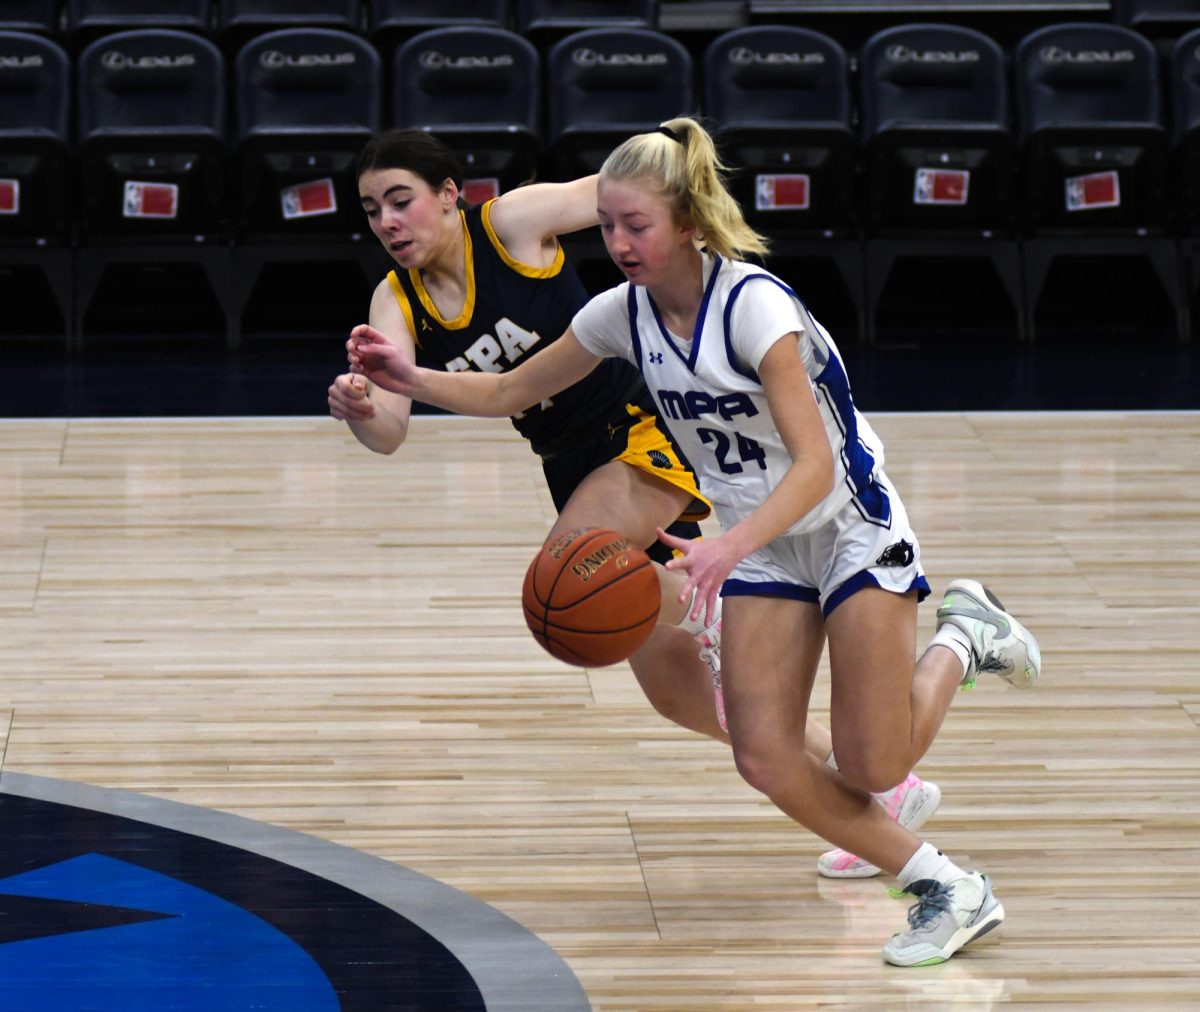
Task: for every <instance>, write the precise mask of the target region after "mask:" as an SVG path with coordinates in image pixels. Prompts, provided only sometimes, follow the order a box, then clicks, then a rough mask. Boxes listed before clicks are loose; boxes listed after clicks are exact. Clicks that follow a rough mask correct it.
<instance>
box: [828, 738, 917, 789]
mask: <svg viewBox="0 0 1200 1012" xmlns="http://www.w3.org/2000/svg"><path fill="white" fill-rule="evenodd" d="M834 754H835V755H836V756H837V763H838V772H839V773H840V774H841V775H842V779H843V780H845V781H846V783H848V784H849V785H850V786H851V787H857V788H858V789H859V790H860V791H869V792H870V793H871V794H882V793H883V792H884V791H890V790H891V789H892V788H893V787H895V786H896V785H897V784H898V783H900V781H901V780H903V779H904V778H905V777H906V776H908V773H909V765H908V762H907V757H905V756H896V755H895V754H894V753H893V754H890V755H889V754H887V753H884V752H872V751H871V750H869V749H867V750H862V751H857V752H852V753H849V754H847V755H846V756H844V757H843V756H842V755H841V754H840V753H838V752H837V750H836V749H835V750H834Z"/></svg>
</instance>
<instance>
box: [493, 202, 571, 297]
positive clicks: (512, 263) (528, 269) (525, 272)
mask: <svg viewBox="0 0 1200 1012" xmlns="http://www.w3.org/2000/svg"><path fill="white" fill-rule="evenodd" d="M497 199H499V198H497V197H493V198H492V199H491V200H489V201H485V203H484V205H483V207H482V209H481V211H480V218H481V220H482V221H483V227H484V230H485V231H486V232H487V234H488V238H489V239H491V241H492V245H493V246H494V247H495V248H496V252H497V253H499V254H500V259H501V260H503V261H504V265H505V266H506V267H507V268H508V269H509V270H513V271H516V272H517V273H518V274H520V275H522V276H524V277H527V278H552V277H554V275H556V274H557V273H558V272H559V271H560V270H562V265H563V260H564V259H565V258H566V257H565V254H564V253H563V248H562V244H561V243H560V244H559V246H558V252H557V253H555V254H554V260H553V261H552V262H551V263H550V265H549V266H548V267H534V266H533V264H525V263H521V261H520V260H517V259H516V258H515V257H514V256H513V255H512V254H511V253H509V252H508V250H506V249H505V248H504V243H502V242H501V241H500V237H499V236H498V235H496V230H495V229H494V228H492V204H493V203H494V202H495V201H496V200H497Z"/></svg>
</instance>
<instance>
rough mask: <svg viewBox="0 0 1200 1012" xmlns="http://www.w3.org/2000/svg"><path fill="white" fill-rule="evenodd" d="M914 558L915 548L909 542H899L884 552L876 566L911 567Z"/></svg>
mask: <svg viewBox="0 0 1200 1012" xmlns="http://www.w3.org/2000/svg"><path fill="white" fill-rule="evenodd" d="M913 557H914V556H913V546H912V545H911V544H909V543H908V542H907V541H897V542H896V543H895V544H894V545H888V546H887V548H885V549H884V550H883V554H882V555H880V556H879V558H878V559H876V560H875V565H877V566H911V565H912V561H913Z"/></svg>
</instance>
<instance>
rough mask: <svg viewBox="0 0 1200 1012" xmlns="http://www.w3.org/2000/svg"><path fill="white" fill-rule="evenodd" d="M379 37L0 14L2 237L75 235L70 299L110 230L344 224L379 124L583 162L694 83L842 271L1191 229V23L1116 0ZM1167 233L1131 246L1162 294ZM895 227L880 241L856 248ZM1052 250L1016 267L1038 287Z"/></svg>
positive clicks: (575, 167) (538, 168)
mask: <svg viewBox="0 0 1200 1012" xmlns="http://www.w3.org/2000/svg"><path fill="white" fill-rule="evenodd" d="M388 62H389V63H390V66H388V65H386V64H385V61H384V60H383V59H382V57H381V56H380V54H379V52H378V51H377V50H376V49H375V48H374V47H373V46H372V45H371V44H370V43H369V42H368V41H367V40H365V39H363V38H362V37H360V36H357V35H354V34H352V33H347V32H341V31H337V30H332V29H285V30H280V31H277V32H271V33H267V34H266V35H262V36H259V37H256V38H255V39H253V40H252V41H251V42H249V43H247V44H246V45H245V46H243V47H242V49H241V50H239V51H238V53H237V54H236V56H235V57H234V58H233V59H232V60H230V59H227V58H226V57H224V55H223V54H222V53H221V51H220V50H219V49H218V48H217V47H216V46H214V45H213V44H212V43H211V42H209V41H207V40H205V39H204V38H202V37H200V36H199V35H197V34H196V33H187V32H177V31H171V30H143V31H133V32H124V33H116V34H114V35H110V36H105V37H103V38H101V39H99V40H97V41H95V42H93V43H92V44H90V45H89V46H88V47H86V48H85V49H84V51H83V52H82V53H80V54H79V55H78V56H77V57H76V58H75V59H74V60H72V59H71V58H70V57H68V56H67V54H66V52H65V51H64V50H63V49H62V48H61V47H59V46H57V45H56V44H55V43H54V42H53V41H52V40H50V39H48V38H45V37H42V36H36V35H33V34H31V33H2V34H0V90H7V91H8V92H9V95H8V96H7V97H2V98H0V243H2V244H3V245H4V246H6V247H8V249H9V255H8V259H9V260H12V259H13V258H14V257H16V256H19V254H13V253H12V250H13V249H14V248H16V247H20V246H21V244H23V243H24V244H38V245H39V246H45V245H47V244H53V243H54V242H56V241H57V242H59V243H60V244H61V243H66V242H67V241H68V240H72V239H74V240H77V243H76V245H77V246H78V248H79V249H80V250H81V251H84V252H86V254H87V255H86V256H83V257H81V258H79V262H78V263H76V264H75V266H74V269H75V270H76V272H77V273H79V274H81V275H82V276H83V278H84V283H83V284H82V286H79V285H77V286H76V288H77V289H80V287H81V290H82V291H83V292H84V296H83V301H85V302H86V301H87V298H88V297H89V296H88V295H87V293H88V292H89V291H90V290H91V289H92V287H93V285H94V283H95V279H96V278H98V277H99V274H100V272H101V270H102V268H103V265H104V264H105V263H106V262H109V261H111V260H112V259H113V258H115V257H129V256H132V255H133V254H132V253H130V252H129V251H128V250H126V251H121V248H120V246H121V243H130V242H157V243H168V244H169V243H172V242H174V243H175V244H176V246H177V248H176V249H175V251H174V252H173V253H171V254H170V255H171V256H176V257H185V256H189V255H191V256H194V257H195V258H197V259H202V260H206V263H207V265H208V268H209V269H210V270H211V271H213V272H221V271H224V270H225V269H226V268H225V266H224V265H225V261H224V260H222V259H221V254H219V253H213V252H209V251H207V250H203V249H202V246H204V245H205V244H203V243H200V242H198V241H197V240H200V239H203V240H206V242H207V245H208V246H209V247H211V246H213V245H217V244H219V243H220V242H222V241H225V240H227V239H229V238H231V237H233V238H236V239H237V245H239V246H245V245H248V244H251V243H254V242H256V241H258V240H262V241H263V242H266V243H270V242H272V241H273V242H275V243H276V244H277V245H279V246H280V249H281V252H279V253H276V254H271V253H262V254H256V256H257V261H256V262H257V263H259V264H261V263H262V262H264V260H265V259H266V258H269V257H271V256H291V255H294V254H295V253H296V248H295V247H294V246H291V247H290V248H289V247H288V246H287V245H286V244H279V240H280V239H284V240H288V242H289V244H290V243H292V241H294V240H295V239H296V238H298V237H299V238H304V237H307V238H308V239H310V240H314V239H315V240H316V241H317V242H321V241H327V242H329V241H335V240H338V239H341V240H348V241H350V242H356V241H358V240H360V239H362V238H363V236H362V232H363V231H364V229H363V222H362V216H361V212H360V210H359V209H358V199H357V190H356V186H355V180H354V174H353V165H354V161H355V156H356V154H357V152H358V150H359V149H360V148H361V146H362V144H363V142H364V141H365V140H366V137H367V136H368V135H369V134H370V133H371V132H372V131H374V130H377V129H379V128H380V127H382V126H388V125H406V126H416V127H421V128H425V129H429V130H432V131H434V132H435V133H437V134H438V135H439V136H442V137H443V138H444V139H446V140H447V141H448V142H449V143H451V144H452V145H453V146H455V147H456V148H458V149H459V151H460V153H461V154H462V155H463V158H464V161H465V163H466V165H467V169H468V175H469V177H470V179H471V181H472V190H471V191H470V192H471V193H472V195H474V196H485V195H487V194H488V193H491V192H497V191H500V190H503V189H507V188H508V187H510V186H512V185H516V183H517V182H519V181H520V180H522V179H524V178H527V177H528V176H529V175H532V174H534V173H538V174H540V175H541V176H542V177H543V178H563V179H565V178H572V177H573V176H575V175H578V174H581V173H585V172H588V171H592V170H594V169H595V168H596V167H597V166H598V164H599V162H600V160H601V159H602V158H603V157H604V155H605V154H606V153H607V152H608V151H609V150H610V149H611V147H612V146H613V145H614V144H615V143H617V142H618V141H619V140H621V139H623V138H624V137H626V136H628V135H629V134H631V133H634V132H638V131H641V130H647V129H653V127H654V126H655V125H656V124H657V123H658V122H660V121H661V120H664V119H667V118H670V117H671V116H674V115H677V114H679V113H681V112H695V111H697V110H701V111H703V112H704V113H706V114H707V115H708V116H709V117H711V119H712V121H713V123H714V126H715V128H716V129H717V131H718V134H719V138H720V140H721V141H722V142H723V147H724V148H725V150H726V152H727V154H728V155H729V156H730V157H731V159H732V161H733V162H734V163H735V164H737V165H739V166H740V167H741V169H742V171H741V172H740V173H739V174H738V175H737V177H736V182H735V186H736V187H737V188H738V193H739V195H740V197H741V199H742V201H743V205H744V207H745V208H746V209H747V212H748V214H749V215H750V217H751V218H752V219H754V220H755V222H756V224H759V225H761V226H762V227H764V228H765V229H766V230H768V231H769V232H772V233H773V234H775V235H784V234H789V233H794V234H797V235H803V234H808V235H810V236H816V237H821V238H824V237H826V236H828V237H830V238H835V237H838V236H842V237H850V239H851V241H849V242H848V243H846V244H843V245H842V246H838V245H837V243H836V242H829V243H827V244H826V246H825V247H824V249H826V250H827V251H828V255H830V256H832V257H834V258H835V259H836V258H840V259H841V265H842V267H843V273H844V274H845V276H846V277H847V278H850V279H853V278H854V277H857V276H859V275H860V274H861V270H860V268H859V267H858V266H857V265H856V263H855V258H859V259H861V258H862V257H863V256H864V251H863V247H862V246H861V245H860V244H856V243H855V242H854V241H853V238H852V237H853V236H855V235H858V234H860V233H862V232H863V231H864V230H865V233H866V234H868V235H872V236H878V237H883V236H886V235H889V234H891V235H897V234H904V233H909V234H911V235H915V236H920V237H922V238H925V237H928V236H935V235H939V234H942V235H945V236H950V237H954V236H973V237H979V236H984V237H989V238H990V237H992V236H997V235H1005V234H1008V233H1010V232H1012V230H1013V226H1016V225H1019V226H1020V231H1021V233H1022V234H1024V235H1026V236H1033V235H1038V234H1045V233H1050V232H1054V231H1059V232H1064V233H1072V232H1074V233H1077V234H1090V235H1092V236H1095V235H1097V234H1104V233H1108V234H1112V235H1116V236H1126V237H1129V236H1132V237H1134V238H1135V239H1140V238H1145V237H1146V236H1147V235H1151V234H1155V233H1159V232H1162V231H1163V230H1164V229H1165V227H1166V226H1167V225H1168V224H1170V225H1172V226H1174V227H1176V229H1177V230H1178V231H1179V232H1180V233H1181V234H1188V233H1192V234H1194V233H1195V231H1196V219H1197V194H1196V188H1197V185H1198V184H1200V171H1197V169H1196V168H1195V166H1196V153H1197V142H1196V138H1197V136H1198V134H1200V33H1197V32H1193V33H1189V34H1188V35H1185V36H1183V37H1181V38H1179V39H1178V40H1177V41H1176V42H1175V44H1174V46H1173V48H1172V49H1171V54H1170V59H1169V60H1168V61H1167V62H1166V63H1163V62H1162V61H1161V60H1160V59H1159V57H1158V56H1157V54H1156V53H1155V50H1154V48H1153V47H1152V46H1151V45H1150V43H1148V42H1147V41H1146V40H1145V38H1143V37H1142V36H1141V35H1139V34H1138V33H1136V32H1133V31H1131V30H1129V29H1126V28H1122V27H1120V26H1117V25H1107V24H1098V23H1069V24H1062V25H1052V26H1049V27H1047V28H1045V29H1041V30H1038V31H1037V32H1034V33H1031V34H1030V35H1029V36H1027V37H1026V38H1025V39H1024V40H1022V41H1021V43H1020V44H1019V45H1018V46H1016V47H1015V48H1014V50H1013V51H1012V52H1011V54H1006V53H1005V52H1004V51H1003V50H1002V49H1001V48H1000V47H999V46H998V45H996V43H995V42H993V41H992V40H991V39H989V38H988V37H987V36H984V35H981V34H980V33H978V32H974V31H971V30H969V29H965V28H961V27H956V26H951V25H941V24H924V23H919V24H909V25H902V26H899V27H896V28H893V29H887V30H884V31H882V32H879V33H878V34H876V35H875V36H873V37H871V38H870V39H868V41H867V43H866V44H865V45H864V46H863V47H862V49H861V51H860V52H859V53H857V54H854V58H853V59H852V57H851V54H848V53H847V52H846V51H845V50H844V49H843V48H842V47H841V46H839V45H838V44H837V43H836V42H835V41H834V40H832V39H831V38H829V37H828V36H824V35H821V34H819V33H815V32H812V31H808V30H805V29H803V28H798V27H795V26H786V25H773V26H758V27H750V28H742V29H736V30H733V31H730V32H727V33H724V34H722V35H720V36H719V37H717V38H716V39H714V40H713V42H712V43H711V45H709V46H708V48H707V49H706V50H705V53H704V56H703V59H702V60H700V61H693V59H692V58H691V56H690V55H689V53H688V51H687V50H686V49H685V48H684V47H683V46H681V45H680V44H679V43H678V42H676V41H674V40H673V39H671V38H669V37H668V36H666V35H664V34H662V33H660V32H657V31H653V30H650V29H624V30H604V29H596V30H589V31H585V32H580V33H574V34H572V35H570V36H568V37H567V38H565V39H563V40H561V41H559V42H558V43H556V44H554V45H553V46H551V47H550V48H549V49H548V51H547V52H546V53H545V56H542V55H541V53H540V52H539V50H538V49H536V48H535V47H533V46H532V45H531V44H530V43H529V42H528V40H527V39H524V38H522V37H521V36H519V35H517V34H515V33H511V32H507V31H503V30H499V29H494V28H492V29H469V28H453V29H435V30H431V31H429V32H425V33H422V34H420V35H418V36H416V37H414V38H412V39H410V40H409V41H408V42H406V43H405V44H403V45H401V46H400V47H398V48H397V50H396V51H395V53H394V54H393V58H392V60H391V61H388ZM385 82H387V84H388V86H387V87H385ZM68 181H70V183H71V185H70V186H68V185H67V182H68ZM68 195H70V197H71V198H72V200H73V203H71V204H70V205H68V203H67V199H68ZM1168 211H1170V212H1172V216H1171V217H1170V218H1169V217H1168ZM1014 234H1015V233H1014ZM363 245H365V246H367V247H370V246H372V245H373V240H371V239H370V237H369V236H367V237H366V242H365V243H364V244H363ZM1092 245H1093V246H1094V245H1095V242H1094V240H1093V241H1092ZM1029 248H1030V249H1032V247H1029ZM943 249H945V247H943ZM1168 249H1169V244H1164V243H1159V244H1157V245H1147V244H1143V245H1142V246H1140V247H1139V250H1140V251H1141V252H1143V253H1145V254H1146V255H1147V256H1149V257H1150V258H1151V259H1152V261H1153V263H1154V265H1155V270H1156V272H1157V273H1158V274H1159V276H1160V277H1161V278H1163V279H1165V280H1164V285H1165V286H1166V287H1167V288H1168V289H1170V291H1171V292H1173V293H1174V295H1173V296H1172V297H1173V298H1174V297H1175V296H1177V295H1178V294H1179V289H1180V284H1179V282H1178V279H1176V281H1174V282H1172V281H1171V280H1170V278H1171V277H1172V276H1174V275H1178V270H1179V268H1178V266H1177V265H1176V264H1174V263H1173V262H1171V261H1170V257H1169V255H1168V252H1167V251H1168ZM189 250H191V251H193V252H191V253H189V252H188V251H189ZM839 250H841V252H839ZM309 252H310V253H312V252H313V251H312V250H311V249H310V250H309ZM1024 253H1025V251H1024V250H1023V251H1017V250H1016V249H1015V247H1012V246H1005V245H1003V244H1002V243H999V242H994V243H992V244H991V245H990V246H989V247H988V252H987V253H986V257H988V258H990V259H991V260H992V261H993V262H994V263H995V264H996V266H997V270H998V271H1000V273H1001V274H1002V275H1003V276H1004V277H1005V279H1006V284H1007V286H1008V288H1009V290H1010V291H1011V292H1012V293H1013V301H1014V303H1015V302H1017V301H1019V300H1020V298H1021V297H1022V296H1020V295H1019V293H1018V290H1019V289H1021V288H1022V287H1023V286H1024V287H1025V288H1028V287H1029V284H1028V283H1027V281H1028V279H1026V280H1020V279H1019V278H1018V277H1017V275H1018V273H1019V272H1020V270H1021V269H1022V268H1021V266H1020V265H1019V263H1018V262H1017V257H1018V256H1019V255H1022V254H1024ZM895 254H896V250H895V249H894V248H892V249H890V250H889V247H888V246H887V245H886V244H884V243H882V242H881V243H878V244H873V245H872V247H871V250H870V252H869V253H867V254H865V255H867V256H869V257H875V258H876V260H877V261H879V260H880V258H884V259H886V258H887V257H891V256H894V255H895ZM359 255H360V254H357V253H356V254H355V256H359ZM151 256H152V257H153V258H155V259H158V258H161V257H162V256H164V254H163V253H161V251H154V252H153V253H152V254H151ZM1038 256H1039V257H1040V256H1041V255H1040V254H1038ZM1031 257H1032V254H1030V255H1027V256H1026V259H1027V260H1030V259H1031ZM1033 259H1035V260H1036V258H1033ZM1037 262H1038V263H1041V260H1037ZM371 269H376V268H375V267H372V268H371ZM1048 270H1049V267H1048V261H1047V263H1045V264H1042V266H1039V267H1037V268H1036V269H1035V270H1034V271H1033V276H1034V283H1033V287H1034V288H1037V287H1039V286H1040V284H1041V280H1039V279H1040V278H1042V277H1043V276H1044V275H1045V274H1046V273H1047V272H1048ZM869 273H870V274H871V275H872V277H874V278H876V279H879V278H886V274H887V271H886V270H885V269H884V268H881V267H879V265H878V262H877V264H876V269H874V270H873V271H871V272H869ZM882 284H883V282H882V281H875V282H872V285H873V286H874V288H873V289H872V291H873V292H875V294H870V293H869V297H868V300H867V302H868V305H867V309H869V305H870V302H871V300H872V299H874V298H875V297H876V295H877V289H878V288H879V286H880V285H882ZM850 286H851V287H852V288H853V287H854V282H853V280H851V284H850ZM868 287H871V286H868ZM77 301H78V300H77ZM1180 319H1182V315H1181V316H1180ZM866 329H868V328H866V327H864V328H863V330H864V331H865V330H866ZM1025 329H1026V330H1027V329H1028V328H1025Z"/></svg>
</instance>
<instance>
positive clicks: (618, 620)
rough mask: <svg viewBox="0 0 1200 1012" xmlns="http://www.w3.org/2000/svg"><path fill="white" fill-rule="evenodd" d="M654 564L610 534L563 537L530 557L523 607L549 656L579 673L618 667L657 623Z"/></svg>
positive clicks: (592, 532) (623, 539) (572, 533)
mask: <svg viewBox="0 0 1200 1012" xmlns="http://www.w3.org/2000/svg"><path fill="white" fill-rule="evenodd" d="M659 603H660V592H659V586H658V575H657V573H655V571H654V563H652V562H651V561H650V557H649V556H648V555H646V553H645V552H643V551H642V550H641V549H640V548H638V547H637V546H636V545H634V544H633V543H632V542H630V540H629V539H628V538H626V537H625V536H624V535H622V534H618V533H617V532H616V531H607V530H602V529H600V528H596V527H592V528H588V529H587V530H576V531H567V532H566V533H565V534H563V535H562V536H561V537H558V538H556V539H555V540H554V541H552V542H550V543H549V544H547V545H546V546H544V547H543V548H542V550H541V551H539V552H538V553H537V555H535V556H534V558H533V561H532V562H531V563H530V564H529V569H528V570H527V571H526V573H525V586H524V588H523V589H522V591H521V605H522V607H523V608H524V610H525V623H526V625H528V626H529V631H530V632H532V633H533V636H534V639H536V640H537V641H538V642H539V643H540V644H541V645H542V646H543V647H544V648H545V649H546V650H547V651H548V652H549V653H550V654H552V655H553V656H555V657H557V658H558V659H559V660H560V661H566V663H568V664H574V665H577V666H578V667H581V668H590V667H602V666H604V665H606V664H616V663H617V662H618V661H623V660H625V659H626V658H627V657H629V655H630V654H632V653H633V652H634V651H635V650H637V648H638V647H640V646H641V645H642V644H643V643H645V642H646V640H647V639H649V637H650V633H651V632H653V631H654V625H655V623H656V622H657V621H658V608H659Z"/></svg>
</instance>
